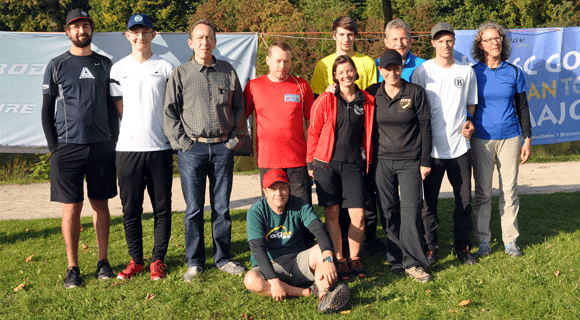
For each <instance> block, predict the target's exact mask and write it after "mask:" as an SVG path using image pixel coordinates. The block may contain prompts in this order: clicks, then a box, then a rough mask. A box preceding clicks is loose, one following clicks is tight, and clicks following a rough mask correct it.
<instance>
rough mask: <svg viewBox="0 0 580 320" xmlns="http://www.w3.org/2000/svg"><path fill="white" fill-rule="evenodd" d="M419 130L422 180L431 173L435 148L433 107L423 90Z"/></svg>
mask: <svg viewBox="0 0 580 320" xmlns="http://www.w3.org/2000/svg"><path fill="white" fill-rule="evenodd" d="M417 98H418V104H417V105H418V112H417V117H418V118H419V130H420V131H421V164H420V167H419V169H420V171H421V178H422V179H423V180H425V178H426V177H427V176H428V175H429V174H430V173H431V150H432V148H433V133H432V131H431V106H430V105H429V100H428V99H427V94H426V93H425V90H423V89H421V90H420V93H419V95H418V97H417Z"/></svg>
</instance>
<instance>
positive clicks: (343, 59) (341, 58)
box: [332, 54, 359, 83]
mask: <svg viewBox="0 0 580 320" xmlns="http://www.w3.org/2000/svg"><path fill="white" fill-rule="evenodd" d="M344 63H350V65H351V66H352V67H353V68H354V71H355V72H356V80H358V78H359V76H358V70H356V65H355V64H354V61H352V58H351V57H349V56H348V55H346V54H343V55H341V56H338V57H337V58H336V60H334V64H333V65H332V81H334V83H338V79H336V76H335V75H334V74H335V73H336V68H338V66H339V65H341V64H344Z"/></svg>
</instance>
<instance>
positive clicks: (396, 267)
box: [391, 263, 405, 274]
mask: <svg viewBox="0 0 580 320" xmlns="http://www.w3.org/2000/svg"><path fill="white" fill-rule="evenodd" d="M403 272H405V268H403V265H402V264H400V263H396V264H394V265H392V266H391V273H392V274H399V273H403Z"/></svg>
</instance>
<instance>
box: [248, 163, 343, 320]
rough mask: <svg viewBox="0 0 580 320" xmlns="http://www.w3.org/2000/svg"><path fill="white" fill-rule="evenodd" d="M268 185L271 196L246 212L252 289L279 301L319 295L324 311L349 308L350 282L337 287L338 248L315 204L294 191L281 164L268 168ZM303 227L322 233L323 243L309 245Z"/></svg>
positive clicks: (266, 186) (267, 194) (319, 308)
mask: <svg viewBox="0 0 580 320" xmlns="http://www.w3.org/2000/svg"><path fill="white" fill-rule="evenodd" d="M263 185H264V189H263V190H264V194H265V195H266V196H265V198H263V199H262V200H260V201H258V202H256V203H255V204H254V205H253V206H252V207H251V208H250V210H248V215H247V217H246V221H247V232H248V242H249V245H250V250H251V251H252V256H251V262H252V265H253V266H254V268H253V269H252V270H250V271H249V272H248V273H247V274H246V277H245V279H244V283H245V285H246V288H247V289H248V290H250V291H252V292H255V293H257V294H260V295H263V296H269V297H272V299H275V300H276V301H280V300H282V299H284V298H286V297H288V296H293V297H300V296H308V295H311V294H312V295H316V296H318V298H319V304H318V310H319V311H323V312H333V311H335V310H338V309H340V308H342V307H344V305H345V304H346V303H347V301H348V298H349V296H350V290H349V288H348V286H347V285H346V284H344V283H343V284H340V285H338V286H337V287H336V289H334V290H333V289H332V288H331V286H332V285H333V284H334V282H335V281H336V278H337V273H336V268H335V266H334V260H333V258H332V256H333V254H334V252H333V251H334V248H333V246H332V241H331V240H330V236H329V235H328V231H327V230H326V228H325V227H324V225H323V224H322V222H321V221H320V219H318V217H317V216H316V214H314V211H313V209H312V206H311V205H310V204H308V203H307V202H306V201H305V200H304V199H302V198H298V197H296V196H293V195H291V194H290V189H289V183H288V176H287V175H286V172H284V171H283V170H281V169H272V170H270V171H268V172H267V173H266V174H265V175H264V178H263ZM303 227H307V228H308V230H310V232H312V233H313V234H314V235H315V236H316V238H317V239H318V244H317V245H315V246H313V247H311V248H307V247H306V246H305V245H304V238H303V235H302V232H301V230H302V228H303ZM313 282H314V284H313V285H312V283H313ZM309 285H310V287H309V288H304V287H308V286H309Z"/></svg>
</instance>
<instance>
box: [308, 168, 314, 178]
mask: <svg viewBox="0 0 580 320" xmlns="http://www.w3.org/2000/svg"><path fill="white" fill-rule="evenodd" d="M308 175H309V176H310V178H312V179H314V170H308Z"/></svg>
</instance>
